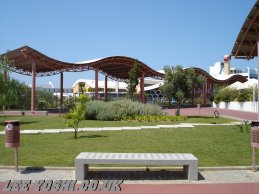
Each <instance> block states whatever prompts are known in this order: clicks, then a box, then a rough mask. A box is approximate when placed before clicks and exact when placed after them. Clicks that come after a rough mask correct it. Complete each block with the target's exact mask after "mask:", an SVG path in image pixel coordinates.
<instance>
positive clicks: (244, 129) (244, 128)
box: [236, 120, 251, 133]
mask: <svg viewBox="0 0 259 194" xmlns="http://www.w3.org/2000/svg"><path fill="white" fill-rule="evenodd" d="M236 126H237V127H238V129H239V130H240V133H243V132H246V133H249V132H250V131H251V123H250V122H249V121H248V120H244V122H242V123H241V124H237V125H236Z"/></svg>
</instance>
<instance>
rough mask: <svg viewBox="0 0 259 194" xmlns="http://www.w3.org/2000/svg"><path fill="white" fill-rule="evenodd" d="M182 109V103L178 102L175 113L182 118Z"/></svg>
mask: <svg viewBox="0 0 259 194" xmlns="http://www.w3.org/2000/svg"><path fill="white" fill-rule="evenodd" d="M180 109H181V103H179V102H176V111H175V115H176V116H180Z"/></svg>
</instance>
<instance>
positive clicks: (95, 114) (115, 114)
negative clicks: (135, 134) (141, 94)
mask: <svg viewBox="0 0 259 194" xmlns="http://www.w3.org/2000/svg"><path fill="white" fill-rule="evenodd" d="M135 115H162V110H161V108H160V107H158V106H157V105H153V104H142V103H139V102H134V101H131V100H117V101H111V102H102V101H89V102H87V105H86V111H85V119H90V120H106V121H114V120H122V119H123V118H126V117H133V116H135Z"/></svg>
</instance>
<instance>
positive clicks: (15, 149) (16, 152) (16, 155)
mask: <svg viewBox="0 0 259 194" xmlns="http://www.w3.org/2000/svg"><path fill="white" fill-rule="evenodd" d="M14 163H15V171H16V172H18V147H15V148H14Z"/></svg>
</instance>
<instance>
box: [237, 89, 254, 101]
mask: <svg viewBox="0 0 259 194" xmlns="http://www.w3.org/2000/svg"><path fill="white" fill-rule="evenodd" d="M252 98H253V90H252V89H250V88H249V89H244V90H240V91H239V94H238V96H237V101H238V102H245V101H251V100H252Z"/></svg>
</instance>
